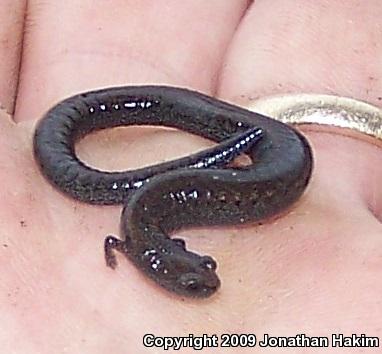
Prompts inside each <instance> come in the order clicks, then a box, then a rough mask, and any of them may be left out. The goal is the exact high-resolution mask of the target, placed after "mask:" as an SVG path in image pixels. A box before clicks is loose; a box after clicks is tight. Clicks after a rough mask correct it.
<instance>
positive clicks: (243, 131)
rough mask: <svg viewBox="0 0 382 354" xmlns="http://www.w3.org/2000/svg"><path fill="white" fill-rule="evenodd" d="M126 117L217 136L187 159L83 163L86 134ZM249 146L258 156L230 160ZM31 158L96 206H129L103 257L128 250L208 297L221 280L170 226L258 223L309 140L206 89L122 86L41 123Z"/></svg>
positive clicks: (68, 104) (291, 185)
mask: <svg viewBox="0 0 382 354" xmlns="http://www.w3.org/2000/svg"><path fill="white" fill-rule="evenodd" d="M126 125H161V126H168V127H174V128H178V129H181V130H184V131H187V132H190V133H193V134H197V135H200V136H202V137H205V138H208V139H211V140H214V141H216V142H218V143H220V144H218V145H216V146H214V147H213V148H210V149H207V150H204V151H202V152H200V153H197V154H193V155H190V156H187V157H184V158H181V159H177V160H173V161H169V162H166V163H162V164H158V165H153V166H149V167H146V168H140V169H137V170H132V171H125V172H106V171H100V170H97V169H93V168H90V167H89V166H86V165H85V164H84V163H83V162H82V161H80V160H79V159H78V158H77V157H76V155H75V151H74V145H75V143H76V142H77V141H78V140H80V139H81V138H82V137H83V136H85V135H87V134H89V133H91V132H93V131H96V130H100V129H106V128H112V127H117V126H126ZM242 153H247V154H248V155H249V157H250V158H251V160H252V161H253V164H251V165H248V166H242V167H230V166H227V164H228V163H229V162H230V161H232V159H234V158H235V157H236V156H238V155H240V154H242ZM34 154H35V159H36V161H37V163H38V165H39V167H40V169H41V171H42V173H43V174H44V175H45V177H46V178H47V179H48V180H49V181H50V183H52V184H53V185H54V186H55V187H56V188H58V189H59V190H61V191H62V192H64V193H66V194H68V195H70V196H71V197H72V198H75V199H77V200H80V201H83V202H87V203H92V204H102V205H111V204H123V205H124V207H123V213H122V217H121V232H122V234H123V237H124V239H123V240H120V239H118V238H116V237H114V236H108V237H107V238H106V240H105V257H106V262H107V265H108V266H110V267H112V268H114V267H115V266H116V258H115V255H114V250H118V251H120V252H122V253H123V254H125V255H126V256H127V257H128V258H129V259H130V260H131V261H132V262H133V263H134V264H135V265H136V267H138V269H140V270H141V271H143V272H144V273H145V274H146V275H148V276H149V277H150V278H151V279H153V280H154V281H156V282H157V283H158V284H159V285H161V286H162V287H163V288H165V289H167V290H169V291H172V292H174V293H176V294H178V295H180V296H189V297H202V298H204V297H209V296H210V295H212V294H213V293H215V292H216V290H217V289H218V288H219V286H220V280H219V278H218V277H217V274H216V262H215V261H214V260H213V259H212V258H211V257H209V256H200V255H198V254H196V253H193V252H190V251H188V250H187V249H186V246H185V244H184V242H183V241H182V240H179V239H176V240H174V239H173V240H172V239H170V238H169V237H168V234H170V233H172V232H174V231H176V230H179V229H183V228H189V227H194V226H206V225H233V224H243V223H250V222H260V221H262V220H265V219H267V218H269V217H272V216H275V215H277V214H279V213H280V212H282V211H284V210H286V209H287V208H288V207H290V206H291V205H292V204H293V203H294V202H295V201H296V200H297V199H299V197H300V196H301V195H302V193H303V192H304V190H305V188H306V186H307V184H308V182H309V179H310V176H311V172H312V166H313V159H312V152H311V148H310V146H309V144H308V142H307V140H306V139H305V137H304V136H302V135H301V134H300V133H299V132H297V131H296V130H295V129H293V128H292V127H290V126H288V125H286V124H283V123H280V122H278V121H276V120H273V119H271V118H268V117H265V116H263V115H260V114H257V113H253V112H250V111H247V110H245V109H243V108H240V107H237V106H234V105H231V104H228V103H226V102H223V101H220V100H217V99H215V98H212V97H209V96H206V95H203V94H201V93H198V92H195V91H190V90H187V89H182V88H175V87H167V86H126V87H114V88H108V89H103V90H98V91H92V92H87V93H82V94H79V95H76V96H73V97H71V98H68V99H66V100H64V101H62V102H61V103H59V104H57V105H56V106H55V107H53V108H52V109H51V110H50V111H48V112H47V113H46V115H45V116H44V117H43V119H42V120H41V121H40V122H39V124H38V125H37V128H36V131H35V136H34Z"/></svg>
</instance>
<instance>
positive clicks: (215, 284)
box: [146, 244, 220, 298]
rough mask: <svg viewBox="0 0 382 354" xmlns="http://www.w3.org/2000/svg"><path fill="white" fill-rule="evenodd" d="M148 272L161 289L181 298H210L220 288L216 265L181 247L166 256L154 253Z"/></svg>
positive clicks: (178, 246)
mask: <svg viewBox="0 0 382 354" xmlns="http://www.w3.org/2000/svg"><path fill="white" fill-rule="evenodd" d="M147 253H149V252H147ZM146 269H147V270H148V274H149V276H150V277H151V278H152V279H153V280H155V281H156V282H157V283H158V284H159V285H161V286H162V287H163V288H165V289H167V290H169V291H171V292H174V293H176V294H178V295H180V296H186V297H194V298H206V297H209V296H211V295H212V294H214V293H215V292H216V291H217V289H218V288H219V287H220V280H219V278H218V276H217V274H216V262H215V261H214V260H213V259H212V258H211V257H209V256H200V255H198V254H196V253H193V252H189V251H187V250H186V249H185V248H183V247H182V245H179V244H177V245H172V247H170V248H169V249H166V251H165V252H163V249H162V252H160V251H159V250H155V251H154V250H152V251H151V253H150V259H149V267H148V268H146Z"/></svg>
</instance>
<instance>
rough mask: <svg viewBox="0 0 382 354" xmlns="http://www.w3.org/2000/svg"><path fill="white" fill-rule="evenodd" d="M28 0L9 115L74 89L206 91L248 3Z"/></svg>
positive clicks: (36, 110) (33, 110)
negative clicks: (137, 86)
mask: <svg viewBox="0 0 382 354" xmlns="http://www.w3.org/2000/svg"><path fill="white" fill-rule="evenodd" d="M107 4H108V5H107V11H105V8H104V7H101V6H99V2H97V1H90V0H89V1H80V0H71V1H66V2H65V3H64V2H62V1H57V0H55V1H54V0H50V1H46V2H41V1H30V4H29V9H28V16H29V18H30V23H33V25H32V26H30V27H29V28H28V29H27V36H26V39H25V41H26V45H25V47H26V49H25V51H24V55H23V61H22V71H21V82H20V90H19V102H18V106H17V111H16V115H17V117H16V119H17V120H24V119H30V118H31V117H34V118H35V117H37V116H38V114H40V113H41V112H42V111H44V110H45V109H46V108H47V107H48V106H50V105H51V104H52V103H53V102H55V101H57V100H58V99H60V98H62V97H63V96H68V95H70V94H73V93H75V92H78V91H82V90H88V89H94V88H96V87H102V86H109V85H122V84H128V83H146V82H151V83H171V84H174V85H180V86H193V87H196V88H199V89H201V90H204V91H209V92H211V91H213V88H214V85H215V80H216V77H217V73H218V70H219V67H220V60H221V57H222V55H223V53H224V51H225V48H226V45H227V42H228V41H229V39H230V38H231V36H232V33H233V31H234V30H235V27H236V25H237V23H238V21H239V20H240V18H241V16H242V14H243V11H244V10H245V9H246V6H247V1H244V0H242V1H235V2H233V1H230V0H225V1H221V0H213V1H209V2H205V1H192V2H180V1H176V0H172V1H168V0H161V1H140V2H136V1H128V2H126V1H121V0H113V1H109V2H108V3H107Z"/></svg>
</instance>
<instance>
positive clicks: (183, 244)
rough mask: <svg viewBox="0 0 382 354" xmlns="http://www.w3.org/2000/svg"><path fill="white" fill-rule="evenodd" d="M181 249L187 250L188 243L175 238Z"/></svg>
mask: <svg viewBox="0 0 382 354" xmlns="http://www.w3.org/2000/svg"><path fill="white" fill-rule="evenodd" d="M172 240H173V241H174V242H175V243H176V244H177V245H178V246H179V247H182V248H183V249H184V250H185V249H186V241H184V240H183V239H182V238H173V239H172Z"/></svg>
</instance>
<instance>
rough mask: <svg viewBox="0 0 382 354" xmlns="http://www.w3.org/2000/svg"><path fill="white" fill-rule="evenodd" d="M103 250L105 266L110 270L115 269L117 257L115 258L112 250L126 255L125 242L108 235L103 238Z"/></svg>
mask: <svg viewBox="0 0 382 354" xmlns="http://www.w3.org/2000/svg"><path fill="white" fill-rule="evenodd" d="M104 250H105V261H106V265H107V266H108V267H110V268H112V269H115V268H116V266H117V257H116V256H115V252H114V250H117V251H119V252H121V253H123V254H126V253H127V250H126V242H125V241H123V240H120V239H119V238H116V237H114V236H111V235H109V236H107V237H106V238H105V243H104Z"/></svg>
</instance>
